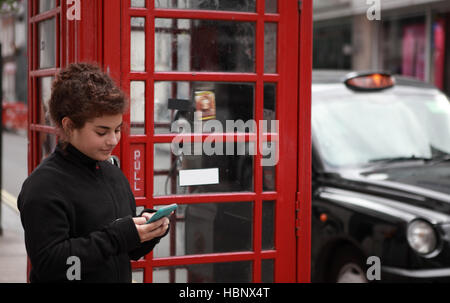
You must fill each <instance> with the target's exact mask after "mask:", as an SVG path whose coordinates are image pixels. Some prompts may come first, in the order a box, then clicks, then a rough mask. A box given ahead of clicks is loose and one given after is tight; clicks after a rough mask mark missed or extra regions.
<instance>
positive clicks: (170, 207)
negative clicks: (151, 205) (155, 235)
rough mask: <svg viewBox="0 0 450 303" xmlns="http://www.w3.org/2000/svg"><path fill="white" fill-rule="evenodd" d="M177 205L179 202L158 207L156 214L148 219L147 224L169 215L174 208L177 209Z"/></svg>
mask: <svg viewBox="0 0 450 303" xmlns="http://www.w3.org/2000/svg"><path fill="white" fill-rule="evenodd" d="M177 207H178V205H177V204H170V205H167V206H165V207H162V208H160V209H158V211H157V212H156V213H154V215H153V216H152V217H151V218H150V219H149V220H148V221H147V224H148V223H152V222H155V221H158V220H159V219H161V218H162V217H168V216H169V215H170V214H171V213H172V212H173V211H174V210H176V209H177Z"/></svg>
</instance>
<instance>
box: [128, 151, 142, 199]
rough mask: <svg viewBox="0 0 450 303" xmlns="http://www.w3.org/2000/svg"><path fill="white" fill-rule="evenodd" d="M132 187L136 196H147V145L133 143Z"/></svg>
mask: <svg viewBox="0 0 450 303" xmlns="http://www.w3.org/2000/svg"><path fill="white" fill-rule="evenodd" d="M131 189H132V190H133V193H134V196H135V197H144V196H145V146H144V145H143V144H136V145H131Z"/></svg>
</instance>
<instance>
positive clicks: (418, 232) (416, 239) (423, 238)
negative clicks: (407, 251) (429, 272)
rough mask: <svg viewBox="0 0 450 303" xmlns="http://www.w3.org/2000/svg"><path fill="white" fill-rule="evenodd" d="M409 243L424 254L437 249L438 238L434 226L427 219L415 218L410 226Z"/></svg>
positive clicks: (408, 232)
mask: <svg viewBox="0 0 450 303" xmlns="http://www.w3.org/2000/svg"><path fill="white" fill-rule="evenodd" d="M407 238H408V243H409V245H410V246H411V247H412V249H414V250H415V251H416V252H418V253H419V254H422V255H426V254H429V253H431V252H432V251H433V250H435V249H436V245H437V238H436V233H435V231H434V229H433V227H432V226H431V225H430V224H429V223H428V222H425V221H422V220H415V221H413V222H411V223H410V224H409V226H408V231H407Z"/></svg>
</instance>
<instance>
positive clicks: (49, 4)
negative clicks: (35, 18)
mask: <svg viewBox="0 0 450 303" xmlns="http://www.w3.org/2000/svg"><path fill="white" fill-rule="evenodd" d="M52 8H55V0H39V13H43V12H46V11H49V10H51V9H52Z"/></svg>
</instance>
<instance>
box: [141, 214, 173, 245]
mask: <svg viewBox="0 0 450 303" xmlns="http://www.w3.org/2000/svg"><path fill="white" fill-rule="evenodd" d="M152 215H153V214H149V213H143V214H142V217H137V218H133V221H134V224H135V226H136V229H137V231H138V234H139V238H140V239H141V243H142V242H146V241H150V240H152V239H154V238H157V237H161V236H162V235H164V234H165V233H166V231H167V229H168V228H169V219H168V218H166V217H164V218H161V219H159V220H157V221H155V222H152V223H149V224H146V222H147V220H148V219H150V218H151V217H152Z"/></svg>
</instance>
